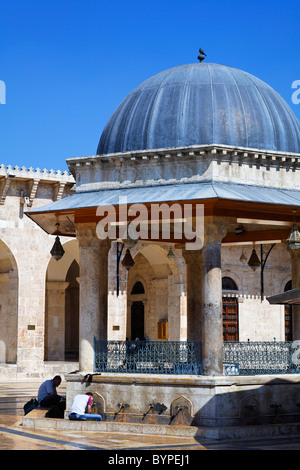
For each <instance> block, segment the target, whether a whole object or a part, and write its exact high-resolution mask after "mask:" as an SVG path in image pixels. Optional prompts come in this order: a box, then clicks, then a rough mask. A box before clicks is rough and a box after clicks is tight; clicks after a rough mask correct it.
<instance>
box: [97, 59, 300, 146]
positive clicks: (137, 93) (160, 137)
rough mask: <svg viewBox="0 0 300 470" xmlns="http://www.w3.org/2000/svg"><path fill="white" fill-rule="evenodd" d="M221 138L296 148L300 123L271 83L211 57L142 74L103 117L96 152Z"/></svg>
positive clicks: (244, 143)
mask: <svg viewBox="0 0 300 470" xmlns="http://www.w3.org/2000/svg"><path fill="white" fill-rule="evenodd" d="M208 144H223V145H232V146H239V147H248V148H257V149H263V150H275V151H283V152H293V153H300V123H299V121H298V120H297V118H296V116H295V114H294V113H293V112H292V110H291V109H290V107H289V106H288V105H287V103H286V102H285V101H284V100H283V98H281V96H280V95H279V94H278V93H277V92H276V91H274V90H273V89H272V88H271V87H270V86H269V85H267V84H266V83H264V82H263V81H261V80H260V79H258V78H256V77H254V76H253V75H250V74H249V73H247V72H243V71H241V70H238V69H235V68H232V67H227V66H224V65H218V64H210V63H195V64H187V65H181V66H178V67H174V68H171V69H168V70H165V71H163V72H161V73H158V74H157V75H154V76H153V77H151V78H149V79H147V80H145V81H144V82H143V83H141V84H140V85H139V86H138V87H137V88H135V89H134V90H133V91H132V92H131V93H129V95H127V97H126V98H125V99H124V100H123V101H122V102H121V104H120V105H119V106H118V108H117V109H116V110H115V112H114V113H113V115H112V116H111V118H110V119H109V121H108V122H107V124H106V126H105V128H104V130H103V133H102V135H101V138H100V142H99V145H98V149H97V154H98V155H102V154H108V153H116V152H126V151H133V150H150V149H158V148H171V147H185V146H191V145H208Z"/></svg>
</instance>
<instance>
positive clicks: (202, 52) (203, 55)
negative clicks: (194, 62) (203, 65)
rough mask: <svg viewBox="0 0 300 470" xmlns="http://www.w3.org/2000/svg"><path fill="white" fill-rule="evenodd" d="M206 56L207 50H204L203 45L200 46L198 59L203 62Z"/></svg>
mask: <svg viewBox="0 0 300 470" xmlns="http://www.w3.org/2000/svg"><path fill="white" fill-rule="evenodd" d="M205 57H206V54H205V52H204V51H203V50H202V49H201V47H200V49H199V55H198V57H197V58H198V60H199V62H202V60H204V59H205Z"/></svg>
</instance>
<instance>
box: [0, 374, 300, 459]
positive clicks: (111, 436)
mask: <svg viewBox="0 0 300 470" xmlns="http://www.w3.org/2000/svg"><path fill="white" fill-rule="evenodd" d="M39 384H40V382H36V381H30V380H13V381H10V382H8V381H7V382H6V381H3V380H2V381H1V380H0V450H102V451H107V452H106V453H105V458H107V461H108V459H113V460H110V462H109V463H114V464H124V463H125V462H124V461H118V460H117V459H122V458H125V456H127V457H129V456H131V457H136V458H138V457H137V456H140V457H142V460H141V461H138V460H137V461H136V462H135V461H133V460H132V461H130V463H131V464H134V465H135V466H142V464H143V463H144V464H147V465H148V464H149V463H150V464H158V460H157V461H152V459H154V458H156V459H159V458H161V459H162V458H163V457H164V456H167V457H168V455H169V456H170V457H169V458H170V459H174V458H175V457H174V456H175V455H177V458H178V460H177V462H175V460H172V461H171V460H170V461H169V463H171V464H177V465H180V464H181V466H184V465H186V464H189V463H192V461H193V460H194V459H195V458H196V457H195V453H194V452H192V451H196V450H207V451H209V450H300V436H292V437H274V438H251V439H239V440H226V441H217V440H209V439H205V440H202V441H199V439H194V438H183V437H166V436H159V435H150V436H149V435H147V436H145V435H137V434H127V435H124V434H121V433H120V434H119V433H98V432H92V431H91V432H81V431H80V432H79V431H74V430H70V431H54V430H47V429H43V430H37V429H31V428H25V427H24V426H23V425H22V418H23V416H24V412H23V406H24V404H25V403H26V401H28V400H29V399H30V398H32V397H34V396H36V395H37V390H38V387H39ZM59 391H60V393H61V394H63V393H64V391H65V385H64V383H62V385H61V386H60V387H59ZM122 451H126V453H125V454H124V453H122ZM140 451H143V452H140ZM147 451H148V452H147ZM118 452H119V453H118ZM161 463H162V462H161ZM165 463H166V461H165Z"/></svg>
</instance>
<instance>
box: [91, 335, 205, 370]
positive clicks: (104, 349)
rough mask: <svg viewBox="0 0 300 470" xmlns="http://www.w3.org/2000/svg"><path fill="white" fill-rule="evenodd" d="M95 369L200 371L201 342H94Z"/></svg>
mask: <svg viewBox="0 0 300 470" xmlns="http://www.w3.org/2000/svg"><path fill="white" fill-rule="evenodd" d="M94 348H95V366H94V369H95V372H114V373H142V374H189V375H190V374H192V375H199V374H201V343H200V341H105V340H97V339H95V341H94Z"/></svg>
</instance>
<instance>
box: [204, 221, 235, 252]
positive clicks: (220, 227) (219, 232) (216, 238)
mask: <svg viewBox="0 0 300 470" xmlns="http://www.w3.org/2000/svg"><path fill="white" fill-rule="evenodd" d="M229 224H230V222H229V221H226V220H225V221H224V218H223V217H219V216H218V217H216V216H207V217H205V218H204V245H221V243H222V240H223V238H224V237H225V235H227V232H228V227H229Z"/></svg>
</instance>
